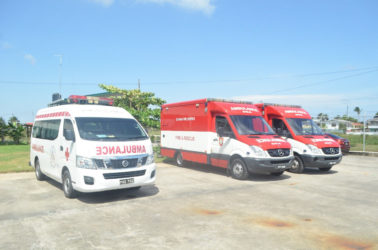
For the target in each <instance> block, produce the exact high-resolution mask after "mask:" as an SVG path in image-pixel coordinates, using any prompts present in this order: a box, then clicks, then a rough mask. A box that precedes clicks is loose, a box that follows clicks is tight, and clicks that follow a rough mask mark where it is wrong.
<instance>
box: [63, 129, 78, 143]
mask: <svg viewBox="0 0 378 250" xmlns="http://www.w3.org/2000/svg"><path fill="white" fill-rule="evenodd" d="M63 136H64V138H66V140H67V141H73V142H75V133H74V131H73V130H64V135H63Z"/></svg>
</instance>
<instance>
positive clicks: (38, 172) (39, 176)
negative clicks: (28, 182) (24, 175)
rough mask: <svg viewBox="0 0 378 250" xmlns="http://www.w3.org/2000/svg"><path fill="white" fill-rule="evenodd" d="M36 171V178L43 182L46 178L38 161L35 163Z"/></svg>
mask: <svg viewBox="0 0 378 250" xmlns="http://www.w3.org/2000/svg"><path fill="white" fill-rule="evenodd" d="M34 170H35V178H37V180H39V181H43V180H44V179H45V178H46V176H45V175H44V174H43V173H42V171H41V166H40V165H39V160H38V159H36V160H35V163H34Z"/></svg>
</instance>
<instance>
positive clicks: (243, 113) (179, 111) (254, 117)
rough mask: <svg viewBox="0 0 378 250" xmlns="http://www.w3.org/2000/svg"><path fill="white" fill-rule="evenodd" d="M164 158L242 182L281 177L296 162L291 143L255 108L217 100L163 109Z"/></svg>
mask: <svg viewBox="0 0 378 250" xmlns="http://www.w3.org/2000/svg"><path fill="white" fill-rule="evenodd" d="M161 154H162V155H164V156H167V157H170V158H175V159H176V163H177V165H179V166H181V165H182V164H183V161H192V162H198V163H202V164H208V165H212V166H216V167H221V168H225V169H227V170H228V172H229V173H231V175H232V177H233V178H235V179H241V180H242V179H247V178H248V176H249V174H250V173H269V174H272V175H281V174H282V173H283V172H284V171H285V170H286V169H288V168H289V167H290V166H291V163H292V160H293V159H294V156H293V152H292V150H291V146H290V144H289V143H288V142H287V141H285V140H284V139H282V138H281V137H279V136H278V135H276V134H275V133H274V131H273V130H272V129H271V127H270V126H269V125H268V123H267V122H266V121H265V120H264V118H263V117H262V115H261V112H260V111H259V110H258V108H256V107H255V106H254V105H253V104H252V103H249V102H240V101H232V100H221V99H212V98H207V99H200V100H193V101H187V102H179V103H172V104H164V105H163V106H162V110H161Z"/></svg>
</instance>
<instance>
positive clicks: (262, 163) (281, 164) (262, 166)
mask: <svg viewBox="0 0 378 250" xmlns="http://www.w3.org/2000/svg"><path fill="white" fill-rule="evenodd" d="M293 159H294V156H290V157H284V158H268V159H266V158H263V159H259V158H244V160H245V163H246V164H247V169H248V172H249V173H256V174H265V173H279V172H283V171H285V170H287V169H289V168H290V166H291V164H292V162H293Z"/></svg>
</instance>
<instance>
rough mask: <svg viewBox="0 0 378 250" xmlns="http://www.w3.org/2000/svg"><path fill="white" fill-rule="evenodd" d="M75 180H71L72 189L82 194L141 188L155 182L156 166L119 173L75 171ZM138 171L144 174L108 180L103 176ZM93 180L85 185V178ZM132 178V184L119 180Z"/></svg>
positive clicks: (120, 171)
mask: <svg viewBox="0 0 378 250" xmlns="http://www.w3.org/2000/svg"><path fill="white" fill-rule="evenodd" d="M77 170H78V171H77V172H76V174H77V175H76V178H75V180H72V182H73V188H74V189H75V190H77V191H79V192H83V193H91V192H101V191H108V190H116V189H127V188H133V187H141V186H147V185H153V184H154V183H155V180H156V165H155V163H153V164H151V165H149V166H148V167H143V168H138V169H136V168H134V169H129V170H119V171H111V172H109V171H103V170H87V169H77ZM139 170H142V171H143V170H146V172H145V174H144V175H142V176H136V177H121V178H118V177H114V178H113V177H112V178H110V179H106V178H105V177H104V174H108V173H111V174H117V173H122V172H132V171H139ZM88 177H90V178H93V183H88V182H87V183H86V182H85V178H88ZM130 178H133V181H134V182H133V183H128V184H123V183H122V182H121V180H122V179H123V180H124V179H130Z"/></svg>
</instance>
